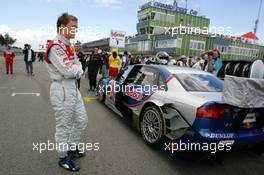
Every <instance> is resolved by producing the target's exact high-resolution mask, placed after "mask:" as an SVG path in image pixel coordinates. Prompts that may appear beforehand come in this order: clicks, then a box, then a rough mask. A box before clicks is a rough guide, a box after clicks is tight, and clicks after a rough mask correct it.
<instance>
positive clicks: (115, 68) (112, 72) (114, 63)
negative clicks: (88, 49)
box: [109, 48, 121, 78]
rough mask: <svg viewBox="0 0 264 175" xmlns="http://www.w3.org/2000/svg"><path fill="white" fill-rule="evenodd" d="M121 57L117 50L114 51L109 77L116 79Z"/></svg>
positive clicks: (111, 57)
mask: <svg viewBox="0 0 264 175" xmlns="http://www.w3.org/2000/svg"><path fill="white" fill-rule="evenodd" d="M120 64H121V63H120V57H119V56H118V54H117V49H115V48H113V49H112V54H111V55H110V57H109V76H110V77H113V78H116V77H117V75H118V72H119V67H120Z"/></svg>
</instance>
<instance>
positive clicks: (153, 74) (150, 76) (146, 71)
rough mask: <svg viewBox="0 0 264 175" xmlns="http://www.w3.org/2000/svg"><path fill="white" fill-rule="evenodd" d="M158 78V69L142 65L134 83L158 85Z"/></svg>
mask: <svg viewBox="0 0 264 175" xmlns="http://www.w3.org/2000/svg"><path fill="white" fill-rule="evenodd" d="M158 78H159V73H158V71H156V70H154V69H152V68H146V67H142V68H141V70H140V71H139V72H138V74H137V76H136V79H135V82H134V83H135V84H137V85H143V86H151V85H157V80H158Z"/></svg>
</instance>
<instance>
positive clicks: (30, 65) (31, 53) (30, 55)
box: [23, 44, 36, 76]
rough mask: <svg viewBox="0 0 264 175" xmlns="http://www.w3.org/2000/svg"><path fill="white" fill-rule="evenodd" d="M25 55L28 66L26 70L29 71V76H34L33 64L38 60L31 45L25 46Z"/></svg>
mask: <svg viewBox="0 0 264 175" xmlns="http://www.w3.org/2000/svg"><path fill="white" fill-rule="evenodd" d="M23 54H24V61H25V64H26V69H27V75H28V76H34V74H33V62H34V61H35V59H36V55H35V52H34V51H33V50H32V49H31V46H30V45H28V44H25V48H24V50H23Z"/></svg>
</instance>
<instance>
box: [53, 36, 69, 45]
mask: <svg viewBox="0 0 264 175" xmlns="http://www.w3.org/2000/svg"><path fill="white" fill-rule="evenodd" d="M56 38H57V39H58V40H60V41H61V42H63V44H65V45H67V46H69V45H71V43H70V40H68V39H67V38H65V37H64V36H62V35H57V37H56Z"/></svg>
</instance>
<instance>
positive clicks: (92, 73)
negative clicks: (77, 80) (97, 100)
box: [88, 48, 102, 91]
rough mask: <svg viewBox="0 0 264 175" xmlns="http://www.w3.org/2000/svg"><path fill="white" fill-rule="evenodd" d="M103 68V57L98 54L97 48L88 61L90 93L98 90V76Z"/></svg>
mask: <svg viewBox="0 0 264 175" xmlns="http://www.w3.org/2000/svg"><path fill="white" fill-rule="evenodd" d="M101 66H102V55H101V54H99V53H98V48H95V49H94V51H93V53H92V55H91V56H90V59H89V61H88V78H89V84H90V89H89V91H95V90H96V84H97V75H98V72H99V69H100V67H101Z"/></svg>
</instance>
